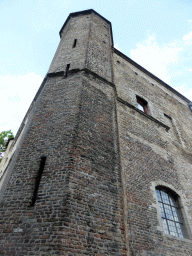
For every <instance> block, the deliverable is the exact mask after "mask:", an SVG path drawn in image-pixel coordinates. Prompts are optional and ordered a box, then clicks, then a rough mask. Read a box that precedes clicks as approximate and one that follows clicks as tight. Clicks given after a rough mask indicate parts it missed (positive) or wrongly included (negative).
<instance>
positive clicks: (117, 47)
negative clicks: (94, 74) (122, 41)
mask: <svg viewBox="0 0 192 256" xmlns="http://www.w3.org/2000/svg"><path fill="white" fill-rule="evenodd" d="M114 47H115V48H116V49H117V50H119V51H120V52H122V50H121V49H120V48H119V46H118V44H115V45H114Z"/></svg>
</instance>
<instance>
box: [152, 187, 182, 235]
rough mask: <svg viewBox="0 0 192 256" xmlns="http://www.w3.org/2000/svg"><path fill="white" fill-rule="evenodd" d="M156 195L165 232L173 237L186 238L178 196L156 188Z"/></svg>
mask: <svg viewBox="0 0 192 256" xmlns="http://www.w3.org/2000/svg"><path fill="white" fill-rule="evenodd" d="M156 194H157V200H158V203H159V208H160V213H161V219H162V222H163V229H164V232H165V233H166V234H168V235H171V236H176V237H181V238H184V237H185V236H184V225H183V219H182V216H181V210H180V207H179V202H178V196H177V195H176V194H175V193H173V192H172V191H170V190H168V189H165V188H162V187H158V188H156Z"/></svg>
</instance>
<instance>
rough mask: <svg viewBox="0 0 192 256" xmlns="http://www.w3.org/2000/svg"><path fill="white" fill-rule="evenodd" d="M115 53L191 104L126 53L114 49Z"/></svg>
mask: <svg viewBox="0 0 192 256" xmlns="http://www.w3.org/2000/svg"><path fill="white" fill-rule="evenodd" d="M113 51H114V52H115V53H117V54H118V55H120V56H121V57H122V58H124V59H125V60H127V61H128V62H129V63H131V64H132V65H134V66H135V67H136V68H138V69H140V70H141V71H142V72H144V73H145V74H147V75H148V76H150V77H151V78H153V79H154V80H156V81H157V82H158V83H160V84H161V85H163V86H164V87H166V88H167V89H168V90H170V91H172V92H173V93H175V94H176V95H177V96H179V97H180V98H182V99H183V100H185V101H186V102H187V103H190V102H191V101H190V100H189V99H187V98H186V97H185V96H183V95H182V94H181V93H179V92H178V91H176V90H175V89H173V88H172V87H171V86H170V85H168V84H166V83H165V82H163V81H162V80H161V79H160V78H158V77H157V76H155V75H153V74H152V73H151V72H149V71H148V70H147V69H145V68H143V67H142V66H140V65H139V64H137V63H136V62H135V61H134V60H132V59H130V58H129V57H127V56H126V55H125V54H124V53H122V52H121V51H119V50H117V49H116V48H114V47H113Z"/></svg>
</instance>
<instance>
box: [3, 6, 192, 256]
mask: <svg viewBox="0 0 192 256" xmlns="http://www.w3.org/2000/svg"><path fill="white" fill-rule="evenodd" d="M111 36H112V35H111V27H110V23H109V22H108V21H106V20H105V19H104V18H102V17H101V16H99V15H98V14H97V13H95V12H93V11H88V12H81V13H78V14H72V15H70V16H69V18H68V20H67V23H66V24H65V26H64V27H63V28H62V30H61V42H60V44H59V47H58V49H57V51H56V54H55V57H54V59H53V61H52V63H51V66H50V69H49V71H48V75H47V76H46V78H45V80H44V82H43V84H42V86H41V89H40V91H39V92H38V94H37V96H36V97H35V100H34V101H33V103H32V105H31V107H30V109H29V111H28V113H27V116H26V117H25V119H24V122H23V123H22V125H21V128H20V130H19V132H18V135H17V136H16V140H15V142H14V148H15V153H14V155H13V158H12V160H11V161H10V163H9V166H8V169H7V170H6V172H5V174H4V175H5V176H4V177H6V178H4V179H2V180H1V181H0V182H1V184H0V185H1V186H0V188H1V190H0V199H1V201H0V206H1V207H0V240H1V247H0V255H21V256H22V255H49V256H51V255H67V256H72V255H98V256H100V255H119V256H120V255H123V256H124V255H129V256H131V255H137V256H141V255H142V256H144V255H156V256H164V255H167V256H172V255H191V254H192V242H191V238H192V237H191V224H192V220H191V216H192V201H191V198H192V192H191V191H192V184H191V173H192V160H191V159H192V149H191V146H192V140H191V136H192V129H191V127H192V113H191V111H190V110H189V108H188V101H187V99H185V98H183V97H182V96H180V95H178V94H177V93H175V92H173V91H172V90H171V89H170V88H168V86H167V85H165V84H163V82H161V81H159V80H158V79H157V78H155V77H154V76H152V75H151V74H149V73H148V72H147V71H145V70H144V69H142V68H141V67H139V66H138V65H137V64H136V63H133V62H132V61H131V60H129V59H128V58H127V57H126V56H123V54H121V53H120V52H118V51H117V50H115V49H114V48H113V47H112V38H111ZM74 39H77V45H76V47H75V48H72V45H73V42H74ZM67 64H70V68H69V70H68V72H67V74H66V66H67ZM136 96H140V97H142V98H144V99H145V100H146V101H147V102H148V113H147V114H145V113H143V112H141V111H139V110H138V109H137V101H136ZM169 128H170V129H169ZM42 156H46V157H47V158H46V163H45V168H44V171H43V174H42V178H41V181H40V185H39V190H38V197H37V200H36V202H35V205H34V206H31V205H30V203H31V199H32V196H33V191H34V188H35V181H36V176H37V173H38V170H39V165H40V159H41V157H42ZM6 175H7V176H6ZM9 177H10V178H9ZM158 184H160V185H162V186H167V187H169V188H170V189H172V190H173V191H175V193H177V194H178V195H179V200H180V205H181V207H182V209H181V210H182V212H183V217H184V223H185V226H186V238H185V239H178V238H175V237H172V236H169V235H166V234H165V233H164V231H163V229H162V223H161V217H160V216H159V209H158V203H157V199H156V195H155V186H156V185H158Z"/></svg>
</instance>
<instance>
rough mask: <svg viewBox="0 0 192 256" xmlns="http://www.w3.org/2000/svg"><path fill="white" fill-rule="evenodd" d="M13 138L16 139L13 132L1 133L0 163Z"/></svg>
mask: <svg viewBox="0 0 192 256" xmlns="http://www.w3.org/2000/svg"><path fill="white" fill-rule="evenodd" d="M11 138H14V135H13V132H12V131H11V130H9V131H3V132H1V133H0V162H1V160H2V157H3V152H5V150H6V148H7V142H8V140H9V139H11Z"/></svg>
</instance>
